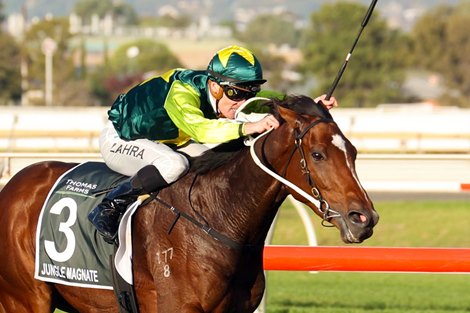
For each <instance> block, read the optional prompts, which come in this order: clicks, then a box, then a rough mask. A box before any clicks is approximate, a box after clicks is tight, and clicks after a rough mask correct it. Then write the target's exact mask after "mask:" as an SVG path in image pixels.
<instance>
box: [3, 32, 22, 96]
mask: <svg viewBox="0 0 470 313" xmlns="http://www.w3.org/2000/svg"><path fill="white" fill-rule="evenodd" d="M0 47H1V49H0V86H2V87H1V88H0V105H4V104H8V103H9V102H10V101H11V100H13V101H18V100H19V99H20V97H21V75H20V48H19V46H18V44H17V43H16V41H15V40H14V39H13V38H12V37H11V36H9V35H8V34H5V33H2V32H1V31H0Z"/></svg>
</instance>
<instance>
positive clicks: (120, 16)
mask: <svg viewBox="0 0 470 313" xmlns="http://www.w3.org/2000/svg"><path fill="white" fill-rule="evenodd" d="M74 12H75V13H76V14H77V15H78V16H80V17H81V18H82V19H83V20H84V22H85V23H90V21H91V17H92V16H93V15H98V17H100V18H103V17H105V16H106V15H108V14H110V15H111V16H112V17H113V18H114V19H115V20H116V21H118V23H119V24H120V25H137V24H138V22H139V18H138V15H137V13H136V11H135V10H134V8H133V7H132V6H131V5H129V4H128V3H124V2H123V1H119V2H118V3H115V1H112V0H79V1H78V2H77V3H76V4H75V7H74Z"/></svg>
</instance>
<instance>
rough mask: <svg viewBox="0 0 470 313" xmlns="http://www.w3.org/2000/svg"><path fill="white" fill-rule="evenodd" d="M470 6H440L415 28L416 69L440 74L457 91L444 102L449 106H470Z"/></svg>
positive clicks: (444, 98) (442, 100)
mask: <svg viewBox="0 0 470 313" xmlns="http://www.w3.org/2000/svg"><path fill="white" fill-rule="evenodd" d="M469 29H470V3H468V2H464V1H462V2H460V3H459V4H458V5H457V6H446V5H443V6H438V7H435V8H434V9H432V10H430V11H428V12H427V13H425V14H424V15H423V16H422V17H421V18H420V19H419V20H418V21H417V23H416V24H415V26H414V28H413V29H412V32H411V34H412V40H413V41H412V43H413V46H412V53H413V56H414V65H415V67H416V68H419V69H422V70H427V71H431V72H435V73H438V74H440V75H441V76H442V77H443V78H444V80H445V84H446V85H447V87H449V89H450V90H454V91H457V92H453V93H450V92H449V93H447V94H445V95H444V97H443V98H442V99H441V102H442V103H445V104H452V105H455V104H459V105H462V106H467V107H468V106H470V33H469V31H468V30H469Z"/></svg>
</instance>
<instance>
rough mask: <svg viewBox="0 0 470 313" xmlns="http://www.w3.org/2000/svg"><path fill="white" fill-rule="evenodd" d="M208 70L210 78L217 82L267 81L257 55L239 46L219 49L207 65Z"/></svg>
mask: <svg viewBox="0 0 470 313" xmlns="http://www.w3.org/2000/svg"><path fill="white" fill-rule="evenodd" d="M207 72H208V74H209V77H210V79H212V80H213V81H215V82H217V83H221V82H226V83H231V84H235V85H239V84H240V85H247V84H248V85H261V84H263V83H265V82H266V80H265V79H263V70H262V68H261V64H260V62H259V61H258V59H257V58H256V57H255V55H254V54H253V53H252V52H251V51H250V50H248V49H246V48H243V47H239V46H228V47H225V48H223V49H221V50H219V51H218V52H217V53H216V54H215V55H214V57H213V58H212V60H211V61H210V63H209V65H208V66H207Z"/></svg>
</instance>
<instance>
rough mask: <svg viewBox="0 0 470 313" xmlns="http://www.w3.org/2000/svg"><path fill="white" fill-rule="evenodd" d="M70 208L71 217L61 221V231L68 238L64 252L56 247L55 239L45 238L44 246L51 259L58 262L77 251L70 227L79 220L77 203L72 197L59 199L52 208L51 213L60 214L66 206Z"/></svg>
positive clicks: (68, 257)
mask: <svg viewBox="0 0 470 313" xmlns="http://www.w3.org/2000/svg"><path fill="white" fill-rule="evenodd" d="M66 207H67V208H68V209H69V211H70V214H69V218H68V219H67V221H65V222H62V223H60V225H59V231H60V232H61V233H64V235H65V237H66V238H67V246H66V247H65V250H64V251H62V252H58V251H57V250H56V248H55V243H54V241H50V240H44V248H45V249H46V253H47V254H48V255H49V257H50V258H51V259H53V260H54V261H57V262H64V261H67V260H68V259H70V258H71V257H72V255H73V252H74V251H75V244H76V243H75V235H74V233H73V231H72V229H70V227H71V226H73V224H75V222H76V221H77V203H76V202H75V200H73V199H72V198H63V199H60V200H59V201H57V203H56V204H54V205H53V206H52V208H51V210H50V213H51V214H57V215H60V214H61V213H62V210H63V209H64V208H66Z"/></svg>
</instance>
